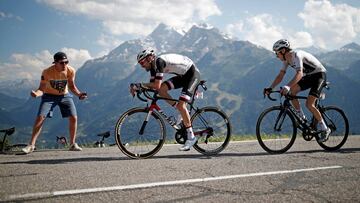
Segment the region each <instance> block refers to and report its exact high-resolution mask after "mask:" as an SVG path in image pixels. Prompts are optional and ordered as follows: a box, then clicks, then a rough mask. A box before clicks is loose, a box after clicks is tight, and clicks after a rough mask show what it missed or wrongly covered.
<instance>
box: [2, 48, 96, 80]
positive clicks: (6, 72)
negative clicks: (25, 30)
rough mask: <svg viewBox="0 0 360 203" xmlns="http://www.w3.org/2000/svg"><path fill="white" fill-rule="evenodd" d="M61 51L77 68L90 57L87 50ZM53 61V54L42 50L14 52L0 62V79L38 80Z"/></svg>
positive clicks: (68, 49)
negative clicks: (5, 60)
mask: <svg viewBox="0 0 360 203" xmlns="http://www.w3.org/2000/svg"><path fill="white" fill-rule="evenodd" d="M61 51H63V52H65V53H66V54H67V55H68V58H69V61H70V65H71V66H73V67H74V68H75V69H77V68H79V67H80V66H81V65H82V64H83V63H84V62H85V61H86V60H88V59H91V56H90V54H89V52H88V51H87V50H83V49H80V50H76V49H72V48H63V49H62V50H61ZM52 62H53V54H51V53H50V51H48V50H43V51H41V52H38V53H35V54H24V53H14V54H12V55H11V57H10V59H9V62H0V72H1V75H0V80H2V81H7V80H19V79H25V78H26V79H31V80H39V79H40V75H41V72H42V70H43V69H45V68H47V67H49V66H50V65H51V64H52Z"/></svg>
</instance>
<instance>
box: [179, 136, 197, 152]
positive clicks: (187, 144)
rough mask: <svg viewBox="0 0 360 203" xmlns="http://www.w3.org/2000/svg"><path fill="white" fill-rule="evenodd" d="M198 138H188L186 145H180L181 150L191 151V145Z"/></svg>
mask: <svg viewBox="0 0 360 203" xmlns="http://www.w3.org/2000/svg"><path fill="white" fill-rule="evenodd" d="M196 141H197V138H196V137H194V139H191V140H186V142H185V144H184V146H182V147H180V148H179V150H180V151H189V150H190V149H191V147H192V146H193V145H194V144H195V143H196Z"/></svg>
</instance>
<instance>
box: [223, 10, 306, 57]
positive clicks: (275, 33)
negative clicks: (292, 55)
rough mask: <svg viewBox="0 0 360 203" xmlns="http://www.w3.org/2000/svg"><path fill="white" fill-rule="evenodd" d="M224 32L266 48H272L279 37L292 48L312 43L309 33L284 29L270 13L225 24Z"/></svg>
mask: <svg viewBox="0 0 360 203" xmlns="http://www.w3.org/2000/svg"><path fill="white" fill-rule="evenodd" d="M226 32H227V33H229V34H230V35H232V36H237V37H238V38H239V39H240V40H248V41H250V42H252V43H254V44H257V45H260V46H262V47H264V48H266V49H269V50H272V46H273V44H274V42H276V41H277V40H279V39H282V38H286V39H289V40H290V42H291V45H292V47H293V48H296V47H307V46H311V45H313V39H312V36H311V34H310V33H308V32H304V31H300V32H295V31H293V30H285V29H284V28H283V27H282V26H281V25H279V24H278V23H277V22H274V20H273V16H272V15H270V14H266V13H265V14H259V15H256V16H252V17H249V18H247V19H245V20H244V21H239V22H236V23H234V24H229V25H227V26H226Z"/></svg>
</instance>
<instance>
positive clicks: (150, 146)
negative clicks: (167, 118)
mask: <svg viewBox="0 0 360 203" xmlns="http://www.w3.org/2000/svg"><path fill="white" fill-rule="evenodd" d="M147 116H148V110H147V109H145V108H133V109H130V110H128V111H127V112H125V113H124V114H122V115H121V116H120V118H119V120H118V121H117V123H116V125H115V140H116V144H117V146H118V147H119V149H120V150H121V151H122V152H123V153H124V154H125V155H126V156H128V157H130V158H133V159H141V158H149V157H151V156H153V155H154V154H156V153H157V152H158V151H159V150H160V149H161V147H162V146H163V144H164V142H165V137H166V131H165V124H164V121H163V120H161V119H160V117H159V115H158V114H157V113H156V112H152V113H151V115H150V116H149V117H148V118H147ZM146 120H147V121H146Z"/></svg>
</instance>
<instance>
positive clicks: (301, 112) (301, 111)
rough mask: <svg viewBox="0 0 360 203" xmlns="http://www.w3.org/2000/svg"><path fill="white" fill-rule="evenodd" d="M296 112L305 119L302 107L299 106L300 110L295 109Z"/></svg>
mask: <svg viewBox="0 0 360 203" xmlns="http://www.w3.org/2000/svg"><path fill="white" fill-rule="evenodd" d="M297 112H298V113H299V115H300V116H301V118H303V119H305V114H304V112H303V110H302V108H300V110H297Z"/></svg>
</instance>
